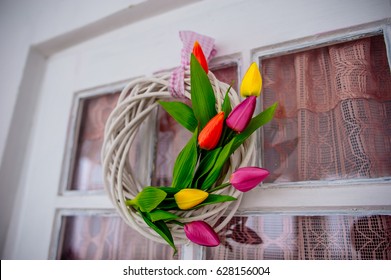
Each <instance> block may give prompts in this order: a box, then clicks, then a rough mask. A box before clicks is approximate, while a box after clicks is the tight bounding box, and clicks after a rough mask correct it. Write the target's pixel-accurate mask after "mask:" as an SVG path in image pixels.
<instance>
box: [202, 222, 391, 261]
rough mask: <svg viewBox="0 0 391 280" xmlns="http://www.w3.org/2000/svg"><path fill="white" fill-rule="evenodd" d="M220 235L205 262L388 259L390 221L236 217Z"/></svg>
mask: <svg viewBox="0 0 391 280" xmlns="http://www.w3.org/2000/svg"><path fill="white" fill-rule="evenodd" d="M219 236H220V238H221V241H222V244H221V245H220V246H218V247H214V248H207V249H206V259H208V260H212V259H214V260H216V259H232V260H235V259H240V260H262V259H265V260H297V259H301V260H339V259H342V260H345V259H347V260H364V259H365V260H390V259H391V246H390V244H391V216H340V215H338V216H283V215H264V216H252V217H234V218H233V219H232V220H231V222H230V223H229V224H228V225H227V226H226V227H225V228H224V229H223V230H222V231H221V232H219Z"/></svg>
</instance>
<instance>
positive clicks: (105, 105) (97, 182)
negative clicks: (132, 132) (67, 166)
mask: <svg viewBox="0 0 391 280" xmlns="http://www.w3.org/2000/svg"><path fill="white" fill-rule="evenodd" d="M118 97H119V93H116V94H106V95H99V96H95V97H91V98H86V99H84V100H82V101H80V106H81V108H80V110H81V118H80V120H79V121H80V127H79V131H78V134H77V135H78V139H77V142H76V143H77V148H76V156H75V161H74V166H73V168H74V170H73V176H72V183H71V184H70V190H100V189H103V187H104V186H103V176H102V165H101V160H100V154H101V149H102V144H103V134H104V128H105V124H106V121H107V118H108V117H109V115H110V113H111V111H112V110H113V108H114V107H115V105H116V104H117V100H118Z"/></svg>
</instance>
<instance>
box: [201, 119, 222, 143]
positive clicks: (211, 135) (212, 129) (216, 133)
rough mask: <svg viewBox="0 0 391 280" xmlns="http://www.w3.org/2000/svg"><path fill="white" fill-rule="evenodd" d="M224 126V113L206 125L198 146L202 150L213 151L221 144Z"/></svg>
mask: <svg viewBox="0 0 391 280" xmlns="http://www.w3.org/2000/svg"><path fill="white" fill-rule="evenodd" d="M223 125H224V112H220V113H218V114H217V115H216V116H214V117H213V118H212V119H210V121H209V122H208V123H207V124H206V125H205V127H204V128H203V129H202V130H201V132H200V134H199V135H198V144H199V145H200V148H201V149H204V150H212V149H214V148H215V147H216V146H217V144H218V143H219V140H220V137H221V133H222V131H223Z"/></svg>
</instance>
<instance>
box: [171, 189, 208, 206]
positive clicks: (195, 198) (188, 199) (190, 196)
mask: <svg viewBox="0 0 391 280" xmlns="http://www.w3.org/2000/svg"><path fill="white" fill-rule="evenodd" d="M208 195H209V193H207V192H205V191H203V190H199V189H183V190H180V191H179V192H177V193H176V194H175V195H174V198H175V201H176V204H177V205H178V207H179V209H182V210H188V209H190V208H193V207H194V206H197V205H198V204H200V203H201V202H203V201H204V200H205V199H206V198H207V197H208Z"/></svg>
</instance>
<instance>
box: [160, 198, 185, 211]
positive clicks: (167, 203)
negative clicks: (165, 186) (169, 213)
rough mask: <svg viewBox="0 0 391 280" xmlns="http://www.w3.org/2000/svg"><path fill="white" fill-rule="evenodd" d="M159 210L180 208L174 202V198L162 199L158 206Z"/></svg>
mask: <svg viewBox="0 0 391 280" xmlns="http://www.w3.org/2000/svg"><path fill="white" fill-rule="evenodd" d="M158 208H159V209H161V210H181V209H179V207H178V204H176V202H175V200H165V201H163V202H162V203H161V204H160V205H159V207H158Z"/></svg>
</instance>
